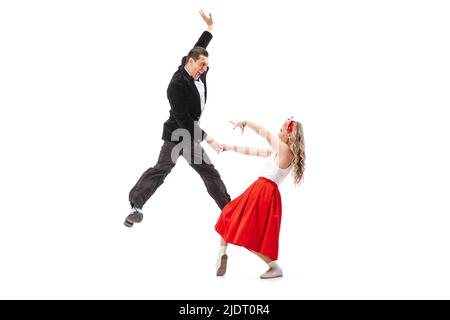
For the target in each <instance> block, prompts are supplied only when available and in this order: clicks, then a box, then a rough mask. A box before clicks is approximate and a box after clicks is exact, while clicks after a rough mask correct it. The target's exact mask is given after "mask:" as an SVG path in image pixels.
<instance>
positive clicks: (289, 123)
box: [286, 117, 294, 133]
mask: <svg viewBox="0 0 450 320" xmlns="http://www.w3.org/2000/svg"><path fill="white" fill-rule="evenodd" d="M292 118H293V117H290V118H289V119H287V121H286V129H287V131H288V132H289V133H291V132H292V130H294V120H292Z"/></svg>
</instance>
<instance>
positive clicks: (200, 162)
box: [185, 143, 231, 210]
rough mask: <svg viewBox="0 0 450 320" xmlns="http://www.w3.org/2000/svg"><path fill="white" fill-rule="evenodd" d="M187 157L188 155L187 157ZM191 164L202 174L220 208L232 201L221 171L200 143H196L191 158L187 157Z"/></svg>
mask: <svg viewBox="0 0 450 320" xmlns="http://www.w3.org/2000/svg"><path fill="white" fill-rule="evenodd" d="M185 158H186V157H185ZM186 160H187V161H188V163H189V165H190V166H191V167H192V168H193V169H194V170H195V171H196V172H197V173H198V174H199V175H200V177H201V178H202V180H203V182H204V183H205V186H206V190H208V193H209V195H210V196H211V197H212V198H213V199H214V201H216V203H217V205H218V206H219V208H220V210H222V209H223V207H225V205H226V204H227V203H228V202H230V201H231V199H230V195H229V194H228V192H227V188H226V187H225V184H224V183H223V181H222V178H221V177H220V174H219V172H218V171H217V170H216V168H214V165H213V164H212V163H211V160H210V159H209V157H208V155H207V154H206V152H205V150H203V148H202V146H201V145H200V144H197V143H196V144H194V146H193V147H192V153H191V157H190V159H186Z"/></svg>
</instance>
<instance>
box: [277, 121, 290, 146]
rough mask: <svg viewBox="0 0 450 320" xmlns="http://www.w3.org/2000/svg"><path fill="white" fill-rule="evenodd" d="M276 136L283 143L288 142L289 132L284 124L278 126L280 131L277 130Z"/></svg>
mask: <svg viewBox="0 0 450 320" xmlns="http://www.w3.org/2000/svg"><path fill="white" fill-rule="evenodd" d="M278 138H280V140H281V141H283V142H284V143H288V142H289V132H288V131H287V129H286V125H285V124H283V126H282V127H281V128H280V132H278Z"/></svg>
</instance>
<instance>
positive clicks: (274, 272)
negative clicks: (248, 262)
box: [250, 250, 283, 279]
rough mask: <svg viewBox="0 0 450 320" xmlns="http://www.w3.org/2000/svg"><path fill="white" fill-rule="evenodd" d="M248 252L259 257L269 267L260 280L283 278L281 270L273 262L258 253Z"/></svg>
mask: <svg viewBox="0 0 450 320" xmlns="http://www.w3.org/2000/svg"><path fill="white" fill-rule="evenodd" d="M250 251H251V252H253V253H254V254H256V255H257V256H258V257H260V258H261V259H262V260H263V261H264V262H265V263H267V265H268V266H269V270H267V271H266V272H265V273H263V274H262V275H261V276H260V278H261V279H272V278H278V277H282V276H283V270H281V268H280V266H279V265H278V263H277V262H276V261H275V260H272V259H271V258H270V257H268V256H265V255H263V254H261V253H259V252H256V251H253V250H250Z"/></svg>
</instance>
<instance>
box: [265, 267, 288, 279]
mask: <svg viewBox="0 0 450 320" xmlns="http://www.w3.org/2000/svg"><path fill="white" fill-rule="evenodd" d="M282 276H283V270H281V269H280V268H276V269H274V268H270V269H269V270H267V271H266V272H265V273H263V274H262V275H261V276H260V278H261V279H273V278H279V277H282Z"/></svg>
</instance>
